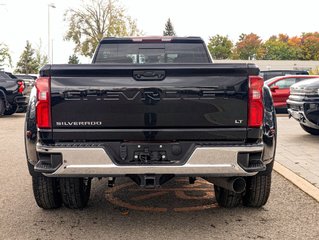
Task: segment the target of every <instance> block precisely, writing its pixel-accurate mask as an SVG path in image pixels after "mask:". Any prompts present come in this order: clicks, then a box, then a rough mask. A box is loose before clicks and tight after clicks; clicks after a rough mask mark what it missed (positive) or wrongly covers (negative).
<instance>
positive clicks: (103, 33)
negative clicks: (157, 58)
mask: <svg viewBox="0 0 319 240" xmlns="http://www.w3.org/2000/svg"><path fill="white" fill-rule="evenodd" d="M65 21H67V23H68V25H69V26H68V30H67V32H66V35H65V39H66V40H69V41H73V42H74V43H75V49H74V51H75V52H76V53H79V54H81V55H84V56H86V57H92V55H93V53H94V50H95V48H96V46H97V45H98V43H99V41H100V40H101V39H102V38H103V37H111V36H112V37H121V36H133V35H139V34H140V31H139V30H138V28H137V25H136V21H135V20H133V19H132V18H131V17H130V16H128V15H127V13H126V11H125V9H124V8H123V7H122V6H121V5H120V4H119V1H118V0H91V1H89V3H87V4H86V3H85V2H84V1H82V5H81V6H80V7H79V8H77V9H73V8H70V9H69V10H67V11H66V13H65Z"/></svg>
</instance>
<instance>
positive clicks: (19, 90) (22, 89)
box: [18, 81, 24, 93]
mask: <svg viewBox="0 0 319 240" xmlns="http://www.w3.org/2000/svg"><path fill="white" fill-rule="evenodd" d="M18 85H19V87H18V92H19V93H23V91H24V82H23V81H18Z"/></svg>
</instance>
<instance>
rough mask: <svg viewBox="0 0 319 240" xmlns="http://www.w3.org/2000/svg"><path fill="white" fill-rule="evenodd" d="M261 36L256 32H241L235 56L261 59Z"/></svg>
mask: <svg viewBox="0 0 319 240" xmlns="http://www.w3.org/2000/svg"><path fill="white" fill-rule="evenodd" d="M261 46H262V40H261V38H260V37H259V36H258V35H257V34H255V33H250V34H241V35H240V36H239V41H238V42H237V43H236V47H235V49H234V54H233V58H235V59H236V58H238V59H247V60H248V59H259V57H260V55H261V52H260V50H261Z"/></svg>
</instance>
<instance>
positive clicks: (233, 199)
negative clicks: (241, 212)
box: [214, 185, 242, 208]
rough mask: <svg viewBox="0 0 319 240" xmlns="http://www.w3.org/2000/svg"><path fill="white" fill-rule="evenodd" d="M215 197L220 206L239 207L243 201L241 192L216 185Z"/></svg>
mask: <svg viewBox="0 0 319 240" xmlns="http://www.w3.org/2000/svg"><path fill="white" fill-rule="evenodd" d="M214 190H215V198H216V201H217V203H218V205H219V206H221V207H225V208H234V207H237V206H238V205H239V204H240V202H241V199H242V198H241V194H240V193H235V192H233V191H230V190H227V189H225V188H222V187H219V186H216V185H214Z"/></svg>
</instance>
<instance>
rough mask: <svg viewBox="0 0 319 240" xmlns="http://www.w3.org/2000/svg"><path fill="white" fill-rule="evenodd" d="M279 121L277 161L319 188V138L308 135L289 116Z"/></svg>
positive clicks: (282, 117)
mask: <svg viewBox="0 0 319 240" xmlns="http://www.w3.org/2000/svg"><path fill="white" fill-rule="evenodd" d="M277 120H278V146H277V153H276V161H277V162H279V163H281V164H282V165H284V166H285V167H286V168H288V169H290V170H291V171H293V172H294V173H296V174H297V175H299V176H301V177H302V178H304V179H306V180H307V181H308V182H310V183H312V184H313V185H314V186H316V187H317V188H319V136H313V135H310V134H309V133H306V132H305V131H304V130H302V129H301V127H300V126H299V123H298V122H297V121H296V120H294V119H289V118H288V116H287V115H283V116H280V117H278V118H277Z"/></svg>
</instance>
